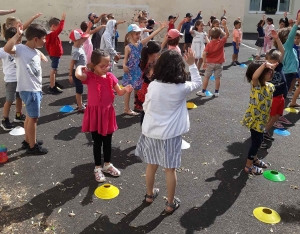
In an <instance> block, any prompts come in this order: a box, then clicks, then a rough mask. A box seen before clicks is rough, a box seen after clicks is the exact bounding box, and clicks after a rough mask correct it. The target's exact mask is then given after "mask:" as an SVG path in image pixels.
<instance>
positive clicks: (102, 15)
mask: <svg viewBox="0 0 300 234" xmlns="http://www.w3.org/2000/svg"><path fill="white" fill-rule="evenodd" d="M104 16H107V14H101V15H99V17H98V18H96V19H94V24H97V23H98V22H99V21H100V20H101V19H102V18H103V17H104Z"/></svg>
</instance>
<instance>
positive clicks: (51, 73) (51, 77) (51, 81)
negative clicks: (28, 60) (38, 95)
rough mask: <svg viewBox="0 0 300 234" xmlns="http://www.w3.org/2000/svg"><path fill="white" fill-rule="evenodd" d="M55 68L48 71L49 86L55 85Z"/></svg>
mask: <svg viewBox="0 0 300 234" xmlns="http://www.w3.org/2000/svg"><path fill="white" fill-rule="evenodd" d="M56 72H57V71H56V70H54V69H53V70H51V72H50V87H51V88H53V87H54V86H55V78H56Z"/></svg>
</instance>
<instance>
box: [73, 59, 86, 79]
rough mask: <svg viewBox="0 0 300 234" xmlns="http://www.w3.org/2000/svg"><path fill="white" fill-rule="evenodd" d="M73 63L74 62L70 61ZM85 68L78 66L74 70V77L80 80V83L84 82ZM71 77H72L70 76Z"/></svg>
mask: <svg viewBox="0 0 300 234" xmlns="http://www.w3.org/2000/svg"><path fill="white" fill-rule="evenodd" d="M71 61H74V60H71ZM85 72H86V66H82V65H80V66H78V67H77V68H76V70H75V76H76V78H77V79H79V80H81V81H85V80H86V78H87V76H86V73H85ZM71 76H72V75H71Z"/></svg>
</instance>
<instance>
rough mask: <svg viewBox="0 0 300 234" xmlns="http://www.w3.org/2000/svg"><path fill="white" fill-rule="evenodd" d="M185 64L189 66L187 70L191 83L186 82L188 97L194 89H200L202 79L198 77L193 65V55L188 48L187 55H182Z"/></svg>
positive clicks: (195, 67) (196, 69)
mask: <svg viewBox="0 0 300 234" xmlns="http://www.w3.org/2000/svg"><path fill="white" fill-rule="evenodd" d="M184 58H185V61H186V63H187V64H188V65H189V70H190V73H191V82H186V83H185V84H186V89H185V91H186V94H187V95H188V94H189V93H190V92H192V91H193V90H195V89H198V88H200V86H201V85H202V79H201V76H200V75H199V71H198V68H197V66H196V64H195V53H194V51H193V50H192V49H191V48H188V51H187V53H186V54H185V55H184Z"/></svg>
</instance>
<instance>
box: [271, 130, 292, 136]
mask: <svg viewBox="0 0 300 234" xmlns="http://www.w3.org/2000/svg"><path fill="white" fill-rule="evenodd" d="M274 133H275V134H276V135H279V136H289V135H291V133H290V132H289V131H288V130H285V129H275V130H274Z"/></svg>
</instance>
